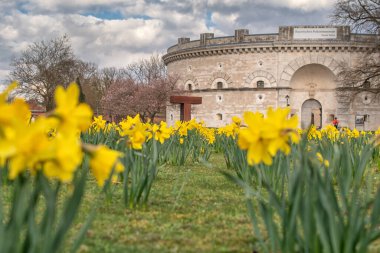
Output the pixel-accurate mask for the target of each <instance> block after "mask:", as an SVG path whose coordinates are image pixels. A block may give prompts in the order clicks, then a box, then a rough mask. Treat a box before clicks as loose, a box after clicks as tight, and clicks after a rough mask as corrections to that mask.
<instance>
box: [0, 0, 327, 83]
mask: <svg viewBox="0 0 380 253" xmlns="http://www.w3.org/2000/svg"><path fill="white" fill-rule="evenodd" d="M332 6H333V0H75V1H72V0H0V83H4V82H5V80H6V79H7V75H8V73H9V70H10V66H9V64H10V61H11V59H12V58H13V57H17V56H18V55H19V54H20V52H21V51H22V50H24V49H26V48H27V46H28V45H29V44H30V43H32V42H36V41H42V40H49V39H51V38H53V37H57V36H60V35H63V34H67V35H69V37H70V38H71V44H72V47H73V50H74V52H75V54H76V55H77V56H79V57H80V58H81V59H82V60H85V61H90V62H94V63H96V64H98V65H99V66H100V67H105V66H116V67H122V66H125V65H126V64H128V63H130V62H134V61H136V60H139V59H141V58H145V57H149V55H151V54H152V53H164V52H165V51H166V49H167V48H168V47H169V46H171V45H173V44H175V43H176V42H177V38H178V37H190V38H191V39H192V40H193V39H198V38H199V34H200V33H203V32H214V33H215V36H226V35H233V34H234V29H239V28H247V29H249V31H250V33H254V34H255V33H276V32H277V31H278V26H280V25H304V24H305V25H307V24H328V23H329V22H330V20H329V15H330V14H331V12H332Z"/></svg>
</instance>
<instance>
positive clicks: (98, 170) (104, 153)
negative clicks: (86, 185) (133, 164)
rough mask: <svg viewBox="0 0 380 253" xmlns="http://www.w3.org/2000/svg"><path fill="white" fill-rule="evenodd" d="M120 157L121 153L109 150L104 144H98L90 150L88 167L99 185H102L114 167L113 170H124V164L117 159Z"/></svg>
mask: <svg viewBox="0 0 380 253" xmlns="http://www.w3.org/2000/svg"><path fill="white" fill-rule="evenodd" d="M120 157H122V153H120V152H118V151H115V150H111V149H109V148H107V147H106V146H98V147H96V149H95V150H94V151H93V152H92V154H91V160H90V168H91V171H92V173H93V174H94V176H95V178H96V181H97V182H98V185H99V186H103V185H104V182H105V181H106V180H107V179H108V178H109V177H110V174H111V172H112V169H113V168H114V167H115V172H122V171H123V170H124V166H123V165H122V164H121V163H120V161H119V158H120Z"/></svg>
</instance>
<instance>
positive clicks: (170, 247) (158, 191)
mask: <svg viewBox="0 0 380 253" xmlns="http://www.w3.org/2000/svg"><path fill="white" fill-rule="evenodd" d="M210 164H211V165H212V166H210V167H207V166H204V165H201V164H191V165H186V166H178V167H177V166H164V167H162V168H160V171H159V173H158V178H157V180H156V181H155V182H154V186H153V188H152V192H151V196H150V201H149V202H150V204H149V207H148V209H147V210H129V209H126V208H125V207H124V205H123V203H122V189H121V185H115V186H113V188H112V196H111V197H110V198H109V199H107V200H104V202H103V203H102V205H101V206H99V207H98V212H97V215H96V218H95V220H94V222H93V223H92V226H91V227H90V229H89V231H88V233H87V236H86V239H85V240H84V243H83V245H82V246H81V248H80V252H102V253H105V252H252V249H253V246H252V245H253V241H252V240H253V234H252V227H251V225H250V221H249V218H248V215H247V210H246V206H245V202H244V195H243V191H242V190H241V189H240V188H239V187H238V186H236V185H234V184H233V183H232V182H230V181H228V180H226V178H225V177H224V176H223V175H221V174H220V173H219V172H218V170H225V169H226V167H225V164H224V159H223V156H222V155H219V154H214V155H213V156H212V157H211V160H210ZM98 196H99V189H98V188H97V187H96V183H95V181H93V182H88V186H87V192H86V194H85V199H84V203H83V205H82V209H81V212H80V214H79V217H78V219H77V222H76V225H74V230H78V229H79V228H80V225H81V224H82V223H83V222H84V221H85V216H86V214H88V213H89V211H90V210H91V209H92V208H93V206H94V205H93V203H95V199H96V198H97V197H98ZM68 243H70V239H69V241H68Z"/></svg>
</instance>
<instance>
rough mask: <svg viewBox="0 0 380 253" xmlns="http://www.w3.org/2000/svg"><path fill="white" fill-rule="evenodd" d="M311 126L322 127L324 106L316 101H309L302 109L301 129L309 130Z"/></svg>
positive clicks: (304, 103)
mask: <svg viewBox="0 0 380 253" xmlns="http://www.w3.org/2000/svg"><path fill="white" fill-rule="evenodd" d="M310 125H315V127H316V128H317V129H318V128H321V127H322V105H321V103H320V102H319V101H318V100H316V99H308V100H306V101H305V102H303V104H302V108H301V128H303V129H305V128H308V127H309V126H310Z"/></svg>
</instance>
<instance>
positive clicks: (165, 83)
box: [102, 55, 178, 121]
mask: <svg viewBox="0 0 380 253" xmlns="http://www.w3.org/2000/svg"><path fill="white" fill-rule="evenodd" d="M118 73H119V74H118V77H117V78H116V79H115V81H114V82H113V84H112V85H111V86H110V87H109V89H108V90H107V91H106V93H105V96H104V97H103V99H102V107H103V109H104V113H105V114H107V115H114V116H117V117H125V116H126V115H135V114H137V113H139V114H140V116H141V119H142V120H144V121H146V120H148V119H150V120H152V121H153V120H154V119H155V117H157V115H158V114H160V113H163V112H165V108H166V103H167V101H168V100H169V97H170V95H172V94H176V93H177V92H178V90H177V88H176V82H177V80H178V78H176V77H174V76H168V75H167V72H166V66H165V64H164V63H163V61H162V60H161V58H160V57H159V56H157V55H155V56H152V57H151V58H150V59H149V60H141V61H139V62H136V63H133V64H130V65H128V66H127V67H126V68H123V69H119V71H118Z"/></svg>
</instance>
